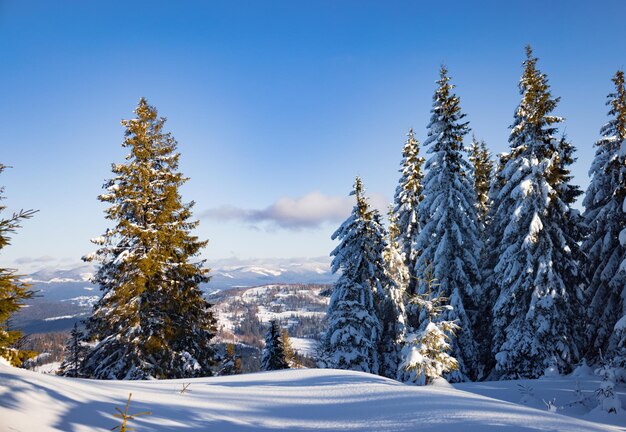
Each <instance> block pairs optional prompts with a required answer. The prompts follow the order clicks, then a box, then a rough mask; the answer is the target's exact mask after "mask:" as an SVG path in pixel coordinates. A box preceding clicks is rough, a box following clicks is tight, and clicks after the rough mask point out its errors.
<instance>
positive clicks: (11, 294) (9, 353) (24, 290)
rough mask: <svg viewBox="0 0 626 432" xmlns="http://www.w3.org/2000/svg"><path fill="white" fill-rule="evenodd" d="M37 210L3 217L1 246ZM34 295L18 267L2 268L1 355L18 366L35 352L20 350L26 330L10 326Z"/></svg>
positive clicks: (0, 221)
mask: <svg viewBox="0 0 626 432" xmlns="http://www.w3.org/2000/svg"><path fill="white" fill-rule="evenodd" d="M6 168H7V167H6V165H2V164H0V174H1V173H2V172H3V171H4V170H5V169H6ZM3 193H4V187H0V200H2V199H3V198H4V197H3V196H2V194H3ZM5 208H6V206H4V205H2V204H0V212H2V211H3V210H4V209H5ZM34 213H35V211H33V210H21V211H19V212H17V213H14V214H13V215H11V216H10V217H9V218H8V219H5V218H0V250H2V249H4V248H5V247H7V246H8V245H9V244H10V242H11V239H10V236H11V234H14V233H15V231H16V230H17V229H18V228H20V223H21V222H22V221H23V220H25V219H29V218H31V217H32V216H33V214H34ZM33 295H34V292H33V291H32V290H31V289H30V285H28V284H26V283H24V282H22V281H20V277H19V275H17V274H16V272H15V270H13V269H8V268H0V357H4V358H5V359H6V360H8V361H9V362H10V363H11V364H12V365H14V366H20V365H21V364H22V362H23V361H24V360H27V359H29V358H31V357H33V356H34V354H35V353H33V352H30V351H23V350H20V349H18V348H17V347H16V346H15V344H16V343H17V342H18V341H19V340H20V338H21V337H22V332H21V331H19V330H14V329H11V328H9V318H10V317H11V315H12V314H14V313H15V312H17V311H18V310H20V308H21V307H22V306H23V305H24V302H25V301H26V300H28V299H30V298H32V297H33Z"/></svg>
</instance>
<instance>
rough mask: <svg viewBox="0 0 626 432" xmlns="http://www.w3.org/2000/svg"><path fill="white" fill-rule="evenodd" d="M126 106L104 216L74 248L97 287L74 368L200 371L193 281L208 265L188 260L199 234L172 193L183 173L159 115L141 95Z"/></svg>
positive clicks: (143, 374)
mask: <svg viewBox="0 0 626 432" xmlns="http://www.w3.org/2000/svg"><path fill="white" fill-rule="evenodd" d="M135 113H136V114H137V118H134V119H132V120H124V121H122V125H123V126H125V127H126V138H125V140H124V143H123V147H124V148H127V149H128V150H129V151H130V152H129V154H128V156H127V157H126V163H123V164H113V166H112V171H113V173H114V174H115V177H113V178H112V179H111V180H109V181H107V182H106V183H105V185H104V187H105V189H106V192H105V193H104V194H102V195H100V196H99V199H100V201H102V202H104V203H107V204H109V205H110V206H109V207H108V209H107V210H106V218H107V219H109V220H110V221H113V223H114V226H113V227H112V228H109V229H107V230H106V232H105V234H104V235H103V236H102V237H99V238H96V239H94V240H93V242H94V243H95V244H97V245H99V246H100V248H99V249H98V250H97V251H96V252H95V253H93V254H91V255H89V256H87V257H85V258H84V259H85V260H87V261H90V260H95V261H97V262H99V263H100V266H99V268H98V270H97V273H96V275H95V276H94V279H93V282H94V283H96V284H99V285H100V288H101V290H102V291H103V296H102V298H101V299H100V300H99V301H98V302H97V303H96V305H95V306H94V311H93V315H92V316H91V318H90V319H89V320H88V321H87V339H88V340H90V341H92V342H94V343H95V346H94V347H93V348H92V349H91V350H90V352H89V353H88V354H87V356H86V358H85V361H84V362H83V371H82V372H83V374H84V375H86V376H89V377H93V378H99V379H146V378H184V377H196V376H207V375H210V374H211V366H213V364H214V360H213V357H214V351H213V348H212V346H211V345H210V341H211V338H212V337H213V335H214V333H215V319H214V318H213V314H212V312H211V309H210V307H211V305H210V304H209V303H208V302H207V301H206V300H205V299H204V298H203V296H202V291H201V290H200V287H199V285H200V284H201V283H204V282H207V281H208V280H209V277H208V275H207V273H208V270H207V269H204V268H203V263H204V262H203V261H200V262H192V260H193V258H194V257H195V256H197V255H198V254H199V252H200V250H201V248H202V247H204V246H205V245H206V243H207V242H206V241H200V240H198V238H197V237H196V236H194V235H192V234H191V231H192V230H193V229H194V228H196V226H197V225H198V222H197V221H192V220H190V218H191V208H192V206H193V202H191V203H189V204H185V203H183V202H182V199H181V196H180V193H179V189H180V187H181V186H182V185H183V184H184V183H185V182H186V181H187V180H188V179H187V178H185V177H184V176H183V175H182V174H181V173H180V172H178V164H179V158H180V154H179V153H177V152H176V147H177V143H176V141H175V140H174V138H173V137H172V136H171V134H170V133H169V132H168V133H166V132H164V129H163V128H164V124H165V119H164V118H162V117H158V115H157V111H156V109H155V108H154V107H152V106H150V105H148V103H147V102H146V100H145V99H143V98H142V99H141V100H140V101H139V105H138V107H137V109H136V110H135Z"/></svg>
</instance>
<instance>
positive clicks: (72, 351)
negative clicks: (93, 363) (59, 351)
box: [57, 323, 88, 378]
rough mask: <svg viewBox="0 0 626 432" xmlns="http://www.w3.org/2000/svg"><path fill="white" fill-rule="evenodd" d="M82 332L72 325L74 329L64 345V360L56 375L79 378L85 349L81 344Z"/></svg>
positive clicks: (82, 343)
mask: <svg viewBox="0 0 626 432" xmlns="http://www.w3.org/2000/svg"><path fill="white" fill-rule="evenodd" d="M83 339H84V335H83V332H82V331H81V330H80V329H79V328H78V324H77V323H74V328H73V329H72V331H71V332H70V337H69V339H68V340H67V343H66V345H65V358H64V359H63V363H61V366H60V367H59V370H58V371H57V375H62V376H69V377H73V378H78V377H80V376H81V369H82V364H83V360H84V359H85V354H86V353H87V349H88V348H87V347H86V346H85V345H84V342H83Z"/></svg>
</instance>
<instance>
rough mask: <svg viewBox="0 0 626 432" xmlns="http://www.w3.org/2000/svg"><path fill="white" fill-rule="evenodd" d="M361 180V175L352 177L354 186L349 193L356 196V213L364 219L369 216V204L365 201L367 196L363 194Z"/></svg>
mask: <svg viewBox="0 0 626 432" xmlns="http://www.w3.org/2000/svg"><path fill="white" fill-rule="evenodd" d="M363 192H364V189H363V181H362V180H361V177H359V176H357V177H356V178H355V179H354V187H353V189H352V192H350V195H354V196H355V197H356V208H357V209H358V215H359V216H360V217H362V218H364V219H367V218H368V217H369V204H368V202H367V197H366V196H364V195H363Z"/></svg>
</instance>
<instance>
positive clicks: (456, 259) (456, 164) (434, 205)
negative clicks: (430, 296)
mask: <svg viewBox="0 0 626 432" xmlns="http://www.w3.org/2000/svg"><path fill="white" fill-rule="evenodd" d="M437 84H438V88H437V90H436V91H435V95H434V97H433V108H432V110H431V112H432V117H431V120H430V123H429V125H428V138H427V139H426V141H425V142H424V146H425V147H428V153H429V154H430V155H431V156H430V158H429V159H428V160H427V161H426V165H425V168H426V169H427V170H428V172H427V174H426V177H425V179H424V199H423V200H422V201H421V203H420V206H419V212H420V214H421V215H422V217H423V218H424V220H425V221H426V223H425V225H424V227H423V228H422V230H421V232H420V234H419V237H418V238H417V249H418V250H419V251H420V257H419V260H418V262H417V264H416V268H415V274H418V275H420V274H422V275H423V274H426V270H427V268H428V266H429V265H430V263H433V266H434V267H433V272H434V277H435V279H437V280H438V282H439V286H438V287H437V291H436V292H435V293H434V295H435V296H436V297H445V298H448V299H449V300H450V305H451V306H452V307H451V308H450V309H449V310H446V311H445V312H444V313H443V316H442V320H444V321H455V322H457V324H458V325H459V327H460V330H459V332H458V334H457V335H458V337H457V338H456V339H455V340H453V341H451V344H452V356H453V357H455V358H456V359H457V361H458V364H459V367H458V370H456V371H453V372H451V373H450V374H449V375H448V379H450V380H452V381H462V380H466V379H468V378H469V379H471V378H474V377H475V376H476V373H477V369H478V359H477V347H476V341H475V339H474V334H473V330H472V325H471V321H470V316H469V313H470V311H471V310H473V309H474V308H475V305H474V301H473V296H474V295H475V293H476V292H477V291H478V290H479V286H478V282H479V268H478V258H479V253H480V250H481V244H480V239H479V231H478V224H477V218H476V207H475V205H476V194H475V192H474V188H473V185H472V181H471V178H470V175H469V173H470V172H471V166H470V164H469V162H468V161H467V160H465V159H464V157H463V153H464V152H463V138H464V136H465V135H466V134H467V132H468V130H469V128H468V123H467V122H463V118H464V117H465V114H463V113H462V112H461V107H460V105H459V98H458V97H457V96H456V95H455V94H454V93H453V88H454V86H453V85H452V84H451V83H450V78H449V77H448V71H447V70H446V68H445V67H443V66H442V67H441V71H440V79H439V80H438V81H437ZM426 288H427V287H426V284H425V283H424V282H423V281H422V282H420V283H419V285H418V293H419V294H424V293H425V292H426ZM411 311H412V310H411ZM424 319H425V317H422V318H421V321H422V322H423V321H424ZM409 322H412V321H411V320H410V319H409Z"/></svg>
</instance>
